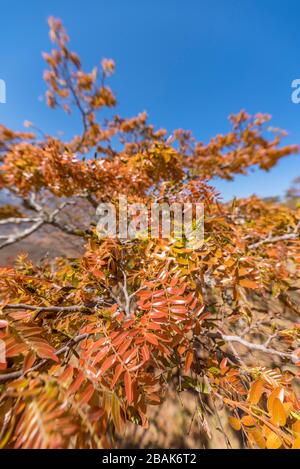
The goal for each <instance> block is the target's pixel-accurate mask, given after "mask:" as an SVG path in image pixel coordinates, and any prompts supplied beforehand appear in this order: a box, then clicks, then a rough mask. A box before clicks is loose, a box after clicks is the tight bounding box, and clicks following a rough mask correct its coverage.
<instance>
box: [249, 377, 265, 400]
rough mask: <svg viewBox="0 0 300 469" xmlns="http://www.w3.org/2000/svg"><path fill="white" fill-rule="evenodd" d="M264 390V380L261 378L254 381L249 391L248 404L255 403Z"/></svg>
mask: <svg viewBox="0 0 300 469" xmlns="http://www.w3.org/2000/svg"><path fill="white" fill-rule="evenodd" d="M263 392H264V382H263V381H262V380H261V379H258V380H257V381H254V383H253V384H252V386H251V389H250V393H249V402H250V404H253V405H256V404H257V403H258V402H259V400H260V398H261V396H262V393H263Z"/></svg>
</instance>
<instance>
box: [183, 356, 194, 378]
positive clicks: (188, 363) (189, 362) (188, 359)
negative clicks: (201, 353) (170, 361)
mask: <svg viewBox="0 0 300 469" xmlns="http://www.w3.org/2000/svg"><path fill="white" fill-rule="evenodd" d="M193 358H194V352H193V350H189V351H188V353H187V354H186V359H185V367H184V372H185V373H188V372H189V371H190V368H191V365H192V363H193Z"/></svg>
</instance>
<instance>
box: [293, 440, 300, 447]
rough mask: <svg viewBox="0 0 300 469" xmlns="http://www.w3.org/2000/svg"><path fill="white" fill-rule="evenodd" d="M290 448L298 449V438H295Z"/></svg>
mask: <svg viewBox="0 0 300 469" xmlns="http://www.w3.org/2000/svg"><path fill="white" fill-rule="evenodd" d="M292 449H300V438H296V440H295V441H294V444H293V446H292Z"/></svg>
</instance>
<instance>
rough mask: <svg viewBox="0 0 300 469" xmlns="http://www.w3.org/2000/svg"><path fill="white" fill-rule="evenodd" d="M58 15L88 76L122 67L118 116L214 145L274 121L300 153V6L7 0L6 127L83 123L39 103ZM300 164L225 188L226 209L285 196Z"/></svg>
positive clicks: (236, 1) (234, 0)
mask: <svg viewBox="0 0 300 469" xmlns="http://www.w3.org/2000/svg"><path fill="white" fill-rule="evenodd" d="M49 15H54V16H57V17H60V18H61V19H62V20H63V22H64V24H65V27H66V28H67V31H68V33H69V35H70V36H71V48H72V49H73V50H76V51H77V52H78V53H79V55H80V56H81V58H82V62H83V65H84V68H85V69H86V70H90V69H91V68H92V67H93V65H94V64H99V61H100V59H101V58H103V57H109V58H113V59H114V60H115V62H116V65H117V69H116V74H115V76H114V77H113V78H112V80H111V82H110V86H111V87H112V89H113V90H114V91H115V93H116V95H117V99H118V101H119V107H118V113H120V114H123V115H126V116H131V115H134V114H136V113H138V112H140V111H143V110H146V111H147V112H148V113H149V116H150V121H151V122H153V123H154V124H155V125H156V126H157V127H161V126H162V127H165V128H167V129H168V130H169V131H171V130H172V129H175V128H179V127H180V128H185V129H190V130H192V131H193V133H194V135H195V136H196V137H197V138H198V139H199V140H202V141H207V140H208V139H209V138H210V137H212V136H214V135H215V134H216V133H220V132H226V131H227V130H228V129H229V125H228V121H227V116H228V114H230V113H235V112H238V111H239V110H240V109H241V108H244V109H246V110H247V111H248V112H250V113H255V112H268V113H271V114H272V116H273V124H274V126H276V127H282V128H285V129H287V130H288V131H289V136H288V138H287V139H286V142H287V143H297V144H300V126H299V124H300V104H298V105H296V104H293V103H292V101H291V92H292V89H291V82H292V80H294V79H296V78H300V27H299V18H300V1H299V0H285V1H283V0H210V1H209V0H85V1H84V0H26V1H19V0H18V1H17V0H10V1H7V0H0V16H1V28H0V79H4V80H5V82H6V86H7V103H6V104H0V122H2V123H4V124H5V125H7V126H9V127H12V128H14V129H18V130H19V129H21V128H22V125H23V121H24V120H25V119H27V120H30V121H32V122H34V123H36V124H38V125H39V126H40V127H41V128H43V129H44V130H46V131H47V132H53V133H55V132H57V131H58V130H62V131H64V132H66V134H67V135H69V134H71V133H72V132H74V131H76V130H78V127H77V125H78V121H77V120H76V119H75V121H74V122H73V120H72V119H70V118H68V117H66V116H64V115H63V114H62V113H61V112H60V111H51V110H48V109H47V107H46V105H45V103H44V102H43V101H41V99H40V98H39V97H41V96H42V95H43V94H44V92H45V85H44V82H43V80H42V73H43V70H44V68H45V64H44V62H43V59H42V57H41V51H47V50H49V49H50V47H51V45H50V41H49V38H48V27H47V24H46V19H47V17H48V16H49ZM299 158H300V156H291V157H288V158H286V159H284V160H282V161H281V162H280V163H279V165H278V166H277V167H276V168H275V169H273V170H272V171H271V172H270V173H264V172H261V171H258V172H256V173H254V174H251V176H250V177H245V176H239V177H237V178H236V179H235V181H234V182H232V183H227V182H223V181H217V182H216V185H217V187H218V188H219V189H220V190H221V192H222V194H223V196H224V198H225V199H228V198H231V197H232V196H234V195H237V196H240V197H244V196H248V195H250V194H252V193H256V194H258V195H260V196H269V195H277V194H279V195H282V194H283V193H284V191H285V190H286V189H287V188H288V186H289V184H290V182H291V180H292V179H293V178H294V177H296V176H299V175H300V159H299Z"/></svg>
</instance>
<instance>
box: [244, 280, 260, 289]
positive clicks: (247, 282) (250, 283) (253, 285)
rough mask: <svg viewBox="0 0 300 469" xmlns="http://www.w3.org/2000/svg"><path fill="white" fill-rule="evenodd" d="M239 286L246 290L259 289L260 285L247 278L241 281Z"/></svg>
mask: <svg viewBox="0 0 300 469" xmlns="http://www.w3.org/2000/svg"><path fill="white" fill-rule="evenodd" d="M239 284H240V285H241V286H242V287H246V288H259V285H258V283H256V282H254V281H253V280H249V279H247V278H242V279H240V280H239Z"/></svg>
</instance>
